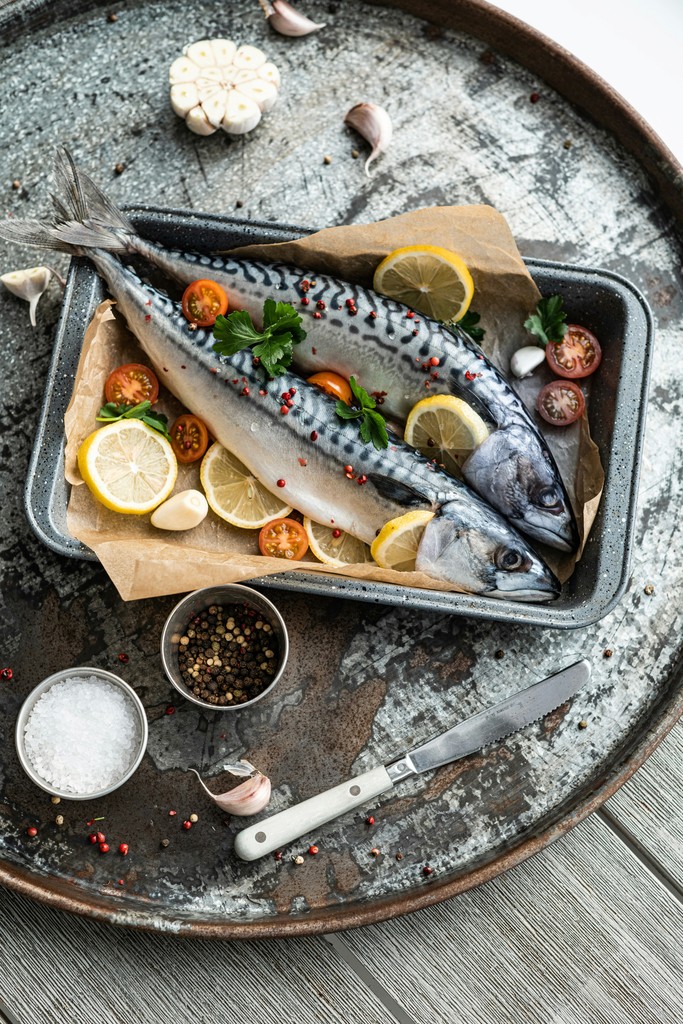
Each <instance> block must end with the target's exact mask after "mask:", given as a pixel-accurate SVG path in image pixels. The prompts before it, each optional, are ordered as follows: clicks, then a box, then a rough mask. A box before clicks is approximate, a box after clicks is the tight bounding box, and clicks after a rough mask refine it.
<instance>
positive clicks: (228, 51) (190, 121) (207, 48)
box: [169, 39, 280, 135]
mask: <svg viewBox="0 0 683 1024" xmlns="http://www.w3.org/2000/svg"><path fill="white" fill-rule="evenodd" d="M169 83H170V86H171V106H172V107H173V110H174V111H175V113H176V114H177V115H178V117H182V118H184V119H185V123H186V125H187V127H188V128H189V129H190V131H192V132H195V134H196V135H213V134H214V132H217V131H218V129H219V128H222V129H223V131H224V132H228V134H230V135H244V134H246V133H247V132H250V131H251V130H252V129H253V128H255V127H256V125H257V124H258V123H259V121H260V120H261V115H262V113H264V112H266V111H268V110H272V108H273V107H274V106H275V102H276V100H277V95H278V89H279V88H280V72H279V71H278V69H277V68H276V67H275V65H274V64H271V63H269V62H268V61H267V59H266V55H265V53H263V51H262V50H259V49H258V47H256V46H240V47H237V45H236V44H235V43H233V41H232V40H231V39H201V40H200V41H199V42H197V43H192V44H191V45H190V46H186V47H185V49H184V51H183V56H182V57H178V59H177V60H174V61H173V64H171V69H170V71H169Z"/></svg>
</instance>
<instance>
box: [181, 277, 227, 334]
mask: <svg viewBox="0 0 683 1024" xmlns="http://www.w3.org/2000/svg"><path fill="white" fill-rule="evenodd" d="M227 311H228V296H227V295H226V294H225V292H224V291H223V289H222V288H221V286H220V285H219V284H216V282H215V281H203V280H202V281H193V282H192V284H188V286H187V288H186V289H185V291H184V293H183V313H184V315H185V317H186V318H187V319H188V320H189V321H190V323H192V324H197V327H213V325H214V324H215V323H216V317H217V316H223V315H224V314H225V313H227Z"/></svg>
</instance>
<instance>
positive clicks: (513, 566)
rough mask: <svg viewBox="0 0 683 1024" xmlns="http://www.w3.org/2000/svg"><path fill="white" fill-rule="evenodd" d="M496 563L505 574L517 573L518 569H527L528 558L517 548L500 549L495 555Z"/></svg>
mask: <svg viewBox="0 0 683 1024" xmlns="http://www.w3.org/2000/svg"><path fill="white" fill-rule="evenodd" d="M495 563H496V567H497V568H498V569H502V570H503V571H504V572H516V571H517V570H518V569H524V568H527V565H526V558H525V557H524V555H523V554H522V553H521V551H516V550H515V548H499V549H498V551H496V554H495Z"/></svg>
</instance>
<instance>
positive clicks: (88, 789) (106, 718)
mask: <svg viewBox="0 0 683 1024" xmlns="http://www.w3.org/2000/svg"><path fill="white" fill-rule="evenodd" d="M140 738H141V730H140V721H139V718H138V715H137V712H136V710H135V707H134V705H133V703H132V701H130V700H129V698H128V697H127V696H126V694H125V693H123V692H122V691H121V690H120V689H119V688H118V687H117V686H114V685H113V684H112V683H110V682H108V681H107V680H105V679H99V678H98V677H97V676H94V675H93V676H69V677H68V678H67V679H63V680H62V681H61V682H59V683H55V684H54V685H53V686H51V687H50V689H49V690H46V692H45V693H44V694H42V696H41V697H39V698H38V700H37V701H36V703H35V704H34V705H33V708H32V709H31V713H30V714H29V716H28V720H27V722H26V726H25V729H24V746H25V749H26V754H27V756H28V759H29V761H30V762H31V764H32V765H33V768H34V769H35V771H36V772H37V773H38V775H40V777H41V778H43V779H44V780H45V781H46V782H47V783H49V785H50V786H52V787H53V788H55V789H59V790H61V791H62V792H63V793H78V794H85V793H97V792H99V791H100V790H103V789H107V788H108V787H109V786H112V785H114V783H116V782H118V781H119V780H120V779H121V778H122V777H123V776H124V775H125V774H126V772H127V771H128V769H129V768H130V766H131V764H132V762H133V760H134V759H135V756H136V754H137V753H138V751H139V748H140Z"/></svg>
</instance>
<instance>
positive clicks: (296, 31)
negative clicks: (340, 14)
mask: <svg viewBox="0 0 683 1024" xmlns="http://www.w3.org/2000/svg"><path fill="white" fill-rule="evenodd" d="M261 6H263V5H261ZM268 6H269V7H270V8H271V13H268V12H267V11H266V19H267V21H268V24H269V25H270V27H271V28H274V29H275V31H276V32H279V33H280V35H281V36H307V35H310V33H311V32H317V30H318V29H319V28H325V24H324V22H323V24H317V23H316V22H315V21H311V19H310V18H307V17H306V16H305V15H304V14H301V12H300V11H297V9H296V8H295V7H292V5H291V4H288V3H287V0H273V2H272V4H269V5H268ZM264 10H266V8H264Z"/></svg>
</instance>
